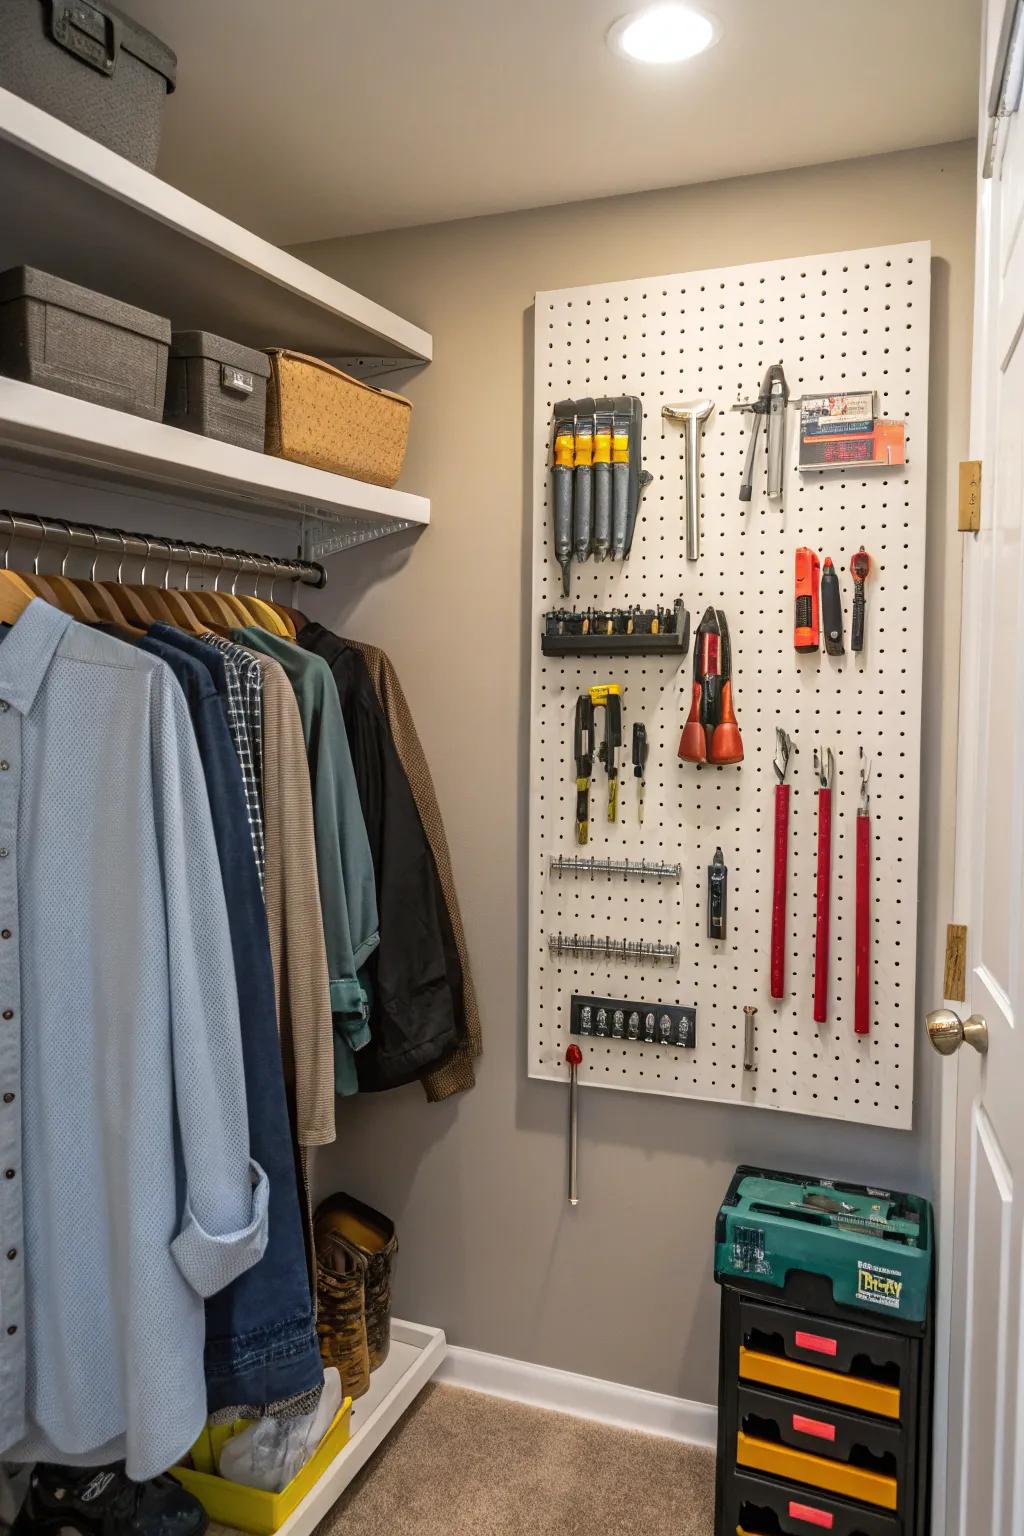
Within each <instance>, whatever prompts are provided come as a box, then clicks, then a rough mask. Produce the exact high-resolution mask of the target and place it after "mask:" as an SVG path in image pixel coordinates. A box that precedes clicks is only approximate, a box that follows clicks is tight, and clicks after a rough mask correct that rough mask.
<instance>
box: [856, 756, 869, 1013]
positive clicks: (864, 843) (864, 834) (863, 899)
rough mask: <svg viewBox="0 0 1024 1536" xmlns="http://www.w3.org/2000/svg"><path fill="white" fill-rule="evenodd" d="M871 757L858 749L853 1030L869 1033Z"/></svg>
mask: <svg viewBox="0 0 1024 1536" xmlns="http://www.w3.org/2000/svg"><path fill="white" fill-rule="evenodd" d="M870 778H871V760H870V758H867V757H865V756H864V748H863V747H861V749H860V805H859V806H858V807H857V889H856V925H855V966H854V999H853V1032H854V1034H855V1035H868V1034H870V1033H871V796H870V795H869V794H868V780H869V779H870Z"/></svg>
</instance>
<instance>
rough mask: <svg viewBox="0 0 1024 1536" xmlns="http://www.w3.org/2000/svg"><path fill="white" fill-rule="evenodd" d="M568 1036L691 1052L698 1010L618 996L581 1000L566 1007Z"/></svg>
mask: <svg viewBox="0 0 1024 1536" xmlns="http://www.w3.org/2000/svg"><path fill="white" fill-rule="evenodd" d="M569 1033H570V1035H579V1036H581V1037H583V1038H587V1039H595V1040H633V1041H635V1042H636V1043H637V1044H638V1045H653V1046H673V1047H674V1048H675V1049H676V1050H679V1051H692V1050H693V1049H694V1047H695V1046H696V1044H697V1010H696V1008H681V1007H680V1006H679V1005H678V1004H676V1003H635V1002H629V1001H627V1000H625V999H623V998H617V997H580V996H577V995H575V994H574V996H573V999H572V1002H571V1004H570V1007H569Z"/></svg>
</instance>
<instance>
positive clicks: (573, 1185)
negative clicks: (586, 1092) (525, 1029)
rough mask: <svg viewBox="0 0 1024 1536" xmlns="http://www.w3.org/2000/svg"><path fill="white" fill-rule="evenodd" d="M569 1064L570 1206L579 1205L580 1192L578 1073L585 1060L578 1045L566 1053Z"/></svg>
mask: <svg viewBox="0 0 1024 1536" xmlns="http://www.w3.org/2000/svg"><path fill="white" fill-rule="evenodd" d="M565 1059H566V1061H567V1062H568V1064H569V1204H570V1205H579V1203H580V1191H579V1183H578V1180H577V1171H576V1148H577V1144H578V1140H579V1102H578V1101H579V1091H580V1090H579V1084H578V1083H577V1081H576V1071H577V1068H578V1067H579V1064H580V1062H581V1061H582V1060H583V1052H582V1051H581V1050H580V1048H579V1046H578V1045H570V1046H569V1047H568V1049H567V1050H566V1053H565Z"/></svg>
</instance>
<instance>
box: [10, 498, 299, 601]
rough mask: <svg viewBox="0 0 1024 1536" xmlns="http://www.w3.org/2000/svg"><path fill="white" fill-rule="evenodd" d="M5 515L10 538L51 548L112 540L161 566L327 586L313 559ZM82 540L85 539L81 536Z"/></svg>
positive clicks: (122, 550)
mask: <svg viewBox="0 0 1024 1536" xmlns="http://www.w3.org/2000/svg"><path fill="white" fill-rule="evenodd" d="M0 517H4V518H6V520H7V525H8V527H9V530H10V541H11V542H13V541H14V539H16V538H17V539H30V540H35V541H37V542H38V543H39V544H40V545H43V544H45V547H46V549H47V550H72V549H75V548H76V547H80V548H82V549H88V550H90V551H91V552H92V554H93V555H95V554H96V551H97V550H98V549H100V548H101V545H100V541H101V540H104V541H108V542H107V544H106V549H107V552H109V554H111V555H117V556H119V558H120V559H121V560H122V561H123V560H126V559H129V558H131V559H137V560H143V561H146V560H149V561H151V562H153V563H155V564H157V565H168V566H171V565H183V566H185V567H186V568H187V569H188V570H195V571H199V572H201V573H203V574H205V575H207V576H213V575H217V574H218V573H220V572H223V571H234V572H237V573H238V575H247V576H249V577H250V578H252V577H259V576H264V577H268V578H270V579H271V580H275V581H298V582H302V583H303V585H304V586H307V587H322V586H325V585H326V582H327V572H326V571H325V570H324V568H323V566H322V565H320V564H319V563H318V562H316V561H312V560H283V559H281V558H279V557H278V556H277V555H261V554H255V553H251V552H250V551H249V550H245V549H221V548H218V547H214V546H213V545H209V544H195V543H193V542H192V540H191V539H188V540H185V539H180V538H170V537H165V536H164V535H163V534H144V533H127V532H124V531H122V529H120V528H101V527H99V526H98V525H96V526H94V525H93V524H92V523H71V522H68V520H67V519H66V518H64V517H62V518H59V519H58V518H54V517H40V516H38V515H37V514H36V513H34V512H11V511H9V510H8V508H6V507H0ZM79 539H81V543H80V544H79V543H78V540H79Z"/></svg>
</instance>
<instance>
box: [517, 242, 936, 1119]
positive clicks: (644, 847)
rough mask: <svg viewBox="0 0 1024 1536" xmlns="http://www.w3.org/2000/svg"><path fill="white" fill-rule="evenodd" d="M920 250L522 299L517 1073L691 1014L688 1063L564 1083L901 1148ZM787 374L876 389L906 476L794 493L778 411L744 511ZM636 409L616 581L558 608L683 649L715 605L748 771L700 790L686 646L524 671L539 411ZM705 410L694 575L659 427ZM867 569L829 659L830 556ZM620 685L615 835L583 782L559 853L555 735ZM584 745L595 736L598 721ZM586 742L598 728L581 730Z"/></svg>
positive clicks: (563, 660) (716, 772)
mask: <svg viewBox="0 0 1024 1536" xmlns="http://www.w3.org/2000/svg"><path fill="white" fill-rule="evenodd" d="M929 290H930V246H929V245H928V244H927V243H924V242H921V243H915V244H908V245H897V246H888V247H881V248H877V249H871V250H861V251H849V252H841V253H837V254H831V255H827V256H813V257H807V258H802V259H799V260H786V261H777V262H768V263H763V264H756V265H751V266H741V267H730V268H722V269H720V270H717V271H710V272H689V273H680V274H676V275H674V276H670V277H657V278H649V279H646V280H637V281H630V282H623V283H610V284H606V285H603V286H600V287H595V288H574V289H565V290H562V291H559V292H552V293H541V294H538V295H537V300H536V356H535V402H536V416H535V424H534V434H533V464H534V475H535V498H534V508H535V511H534V539H533V562H534V567H533V568H534V578H533V607H532V630H533V633H532V645H533V664H532V744H531V759H530V760H531V776H532V777H531V797H530V861H531V869H530V938H529V1071H530V1075H531V1076H532V1077H538V1078H547V1079H564V1077H565V1073H566V1068H565V1065H564V1058H565V1049H566V1045H567V1044H568V1041H569V1039H570V1036H569V1002H570V998H571V996H572V994H573V993H574V992H577V993H585V994H592V995H600V996H608V997H618V998H630V999H636V1000H637V1002H638V1003H639V1002H645V1003H649V1004H650V1005H651V1006H656V1004H657V1003H659V1002H660V1003H676V1004H683V1005H687V1004H691V1005H695V1006H696V1009H697V1044H696V1049H694V1050H690V1051H682V1050H680V1051H676V1050H665V1049H662V1048H659V1047H657V1046H646V1045H642V1044H639V1043H636V1042H631V1041H628V1040H627V1041H619V1040H611V1039H607V1040H589V1041H584V1042H581V1043H582V1045H583V1051H584V1064H583V1066H582V1067H581V1069H580V1076H581V1081H582V1082H583V1083H585V1084H590V1085H601V1086H605V1087H611V1088H623V1089H631V1090H633V1091H636V1092H642V1093H663V1094H670V1095H673V1096H675V1097H680V1098H700V1099H711V1100H717V1101H721V1102H725V1103H732V1104H746V1105H751V1104H754V1105H758V1106H760V1107H762V1108H770V1109H782V1110H790V1111H794V1112H798V1113H802V1114H810V1115H822V1116H827V1117H831V1118H836V1119H844V1120H852V1121H861V1122H864V1123H866V1124H873V1125H887V1126H895V1127H902V1128H908V1127H909V1126H910V1124H911V1119H912V1095H913V1067H914V1036H915V1017H914V1005H915V999H914V982H915V958H916V947H917V939H916V923H917V862H918V859H917V854H918V796H919V785H920V761H919V758H920V728H921V702H920V686H921V672H922V629H923V610H924V560H925V489H926V487H925V475H926V463H927V441H926V439H927V390H928V336H929ZM780 360H781V361H782V363H783V364H784V367H785V371H786V378H787V381H788V383H789V387H790V390H791V393H792V395H793V397H797V396H799V395H801V394H804V393H813V392H816V391H818V390H830V389H839V388H843V387H846V388H848V389H851V390H853V389H874V390H875V391H876V397H877V398H876V409H877V412H878V414H879V415H887V416H891V417H894V418H904V419H905V420H906V424H907V463H906V467H905V468H901V469H899V470H895V471H886V470H882V469H870V470H857V469H848V470H844V471H830V472H828V473H824V474H803V475H801V474H799V473H798V472H797V469H796V461H797V452H798V439H799V414H798V411H797V410H795V409H791V410H790V411H789V413H788V421H787V444H786V460H787V466H786V480H785V487H784V495H783V498H782V501H781V504H780V503H779V502H778V501H775V502H769V501H768V500H767V497H766V496H765V486H764V449H763V440H762V447H761V449H760V452H759V459H758V474H757V476H756V478H755V490H754V499H753V501H752V502H751V503H750V505H749V507H747V508H744V507H743V505H742V504H741V503H740V501H739V486H740V480H741V477H742V470H743V461H744V453H745V449H746V438H747V432H748V431H749V428H750V422H751V418H750V417H749V416H748V415H746V414H742V413H740V412H734V411H731V410H730V409H729V407H730V406H731V405H733V403H734V402H736V401H738V400H749V399H752V398H753V397H754V396H756V394H757V392H758V389H759V387H760V383H761V379H762V376H763V374H764V372H765V369H766V368H767V367H768V366H769V365H770V364H771V363H774V362H778V361H780ZM617 394H638V395H640V397H641V398H642V400H643V405H644V465H645V467H646V468H647V469H649V470H650V471H651V472H652V473H653V475H654V482H653V484H652V485H651V486H649V488H648V490H647V491H646V493H645V495H644V498H643V502H642V504H641V515H640V519H639V522H638V524H637V529H636V535H635V538H634V541H633V551H632V554H631V556H630V558H629V560H628V561H626V562H625V563H624V564H613V563H612V562H611V561H606V562H604V563H602V564H596V563H595V562H594V561H593V560H590V561H588V562H587V563H586V564H584V565H582V566H581V565H578V564H576V563H575V562H574V564H573V590H572V596H571V598H570V599H569V603H570V604H571V603H575V604H576V605H577V606H580V607H586V606H588V605H589V604H593V605H595V606H597V607H611V606H623V607H624V606H628V605H629V604H631V603H641V604H642V605H643V606H645V607H646V606H653V605H656V604H657V603H659V602H665V603H668V604H671V603H672V601H673V600H674V599H675V598H676V597H678V596H680V595H682V596H683V597H684V598H685V601H686V605H687V607H688V608H689V609H690V612H691V615H692V621H693V627H694V630H696V626H697V625H698V624H699V622H700V618H701V615H702V614H703V612H704V609H705V608H706V607H707V606H708V604H714V605H715V606H716V607H719V608H723V609H724V610H725V613H726V616H727V618H728V621H729V626H730V631H731V639H732V649H733V676H734V686H733V696H734V702H735V708H736V714H737V718H738V720H739V724H740V728H741V731H742V734H743V742H744V747H745V752H746V756H745V760H744V762H743V763H742V764H741V765H739V766H737V767H722V768H708V767H702V768H699V769H698V768H696V767H695V766H694V765H692V764H689V763H682V762H680V761H679V759H678V757H677V755H676V753H677V747H678V744H679V735H680V731H681V728H682V724H683V721H684V719H685V717H686V715H687V713H688V710H689V702H690V690H691V682H692V646H691V651H690V654H689V655H688V656H687V658H686V660H685V661H684V662H683V663H682V665H681V666H679V665H678V664H677V663H674V662H669V661H666V660H663V659H662V658H660V657H651V656H648V657H630V658H618V657H616V658H607V659H603V660H602V659H596V658H595V659H589V658H585V657H575V656H574V657H544V656H542V654H541V651H540V632H541V623H542V615H543V614H544V613H545V612H547V611H549V610H550V609H552V608H560V607H562V606H565V603H564V601H563V598H562V595H561V578H560V572H559V567H558V564H557V562H556V561H555V558H554V551H553V536H552V509H551V496H550V470H549V463H550V438H551V421H552V407H553V405H554V403H555V402H556V401H557V400H560V399H563V398H566V397H569V398H576V399H578V398H580V397H583V396H589V395H617ZM699 396H710V397H711V398H713V399H714V401H715V404H716V410H715V414H714V416H713V417H712V419H711V420H710V422H709V423H708V424H707V425H706V426H705V429H704V437H703V444H702V463H701V524H702V527H701V555H700V560H699V561H698V562H697V563H696V565H694V564H692V563H688V562H687V560H686V555H685V528H684V515H683V479H682V474H683V446H682V440H681V435H680V429H679V428H678V427H677V426H675V425H673V424H672V423H671V422H667V421H663V420H662V417H661V407H662V405H664V404H670V403H672V402H675V401H680V400H687V399H693V398H696V397H699ZM862 543H863V544H864V546H865V547H866V548H867V550H868V551H869V553H870V554H871V555H872V557H873V560H874V568H873V570H872V574H871V577H870V579H869V582H868V588H867V626H866V637H865V648H864V650H863V651H862V652H861V653H860V655H859V656H855V655H853V654H852V653H850V651H849V627H850V615H851V606H852V598H853V588H852V580H851V577H850V575H849V562H850V556H851V554H852V553H853V552H854V551H855V550H856V549H857V548H858V547H859V546H860V545H861V544H862ZM801 544H806V545H808V546H810V547H811V548H812V549H815V550H817V552H818V554H819V556H820V558H821V559H822V561H824V558H825V556H826V555H831V557H832V559H833V561H834V563H835V566H836V569H837V571H838V572H839V576H840V587H841V590H842V598H843V612H844V619H845V623H846V645H847V653H846V655H845V656H842V657H830V656H828V655H826V654H825V653H824V651H822V652H821V654H820V655H817V656H815V655H813V654H812V655H801V654H798V653H797V652H796V651H795V650H794V648H793V560H794V551H795V550H796V548H797V546H798V545H801ZM598 682H619V683H621V684H622V685H623V743H624V750H623V754H622V757H623V763H624V768H623V780H624V793H623V797H622V801H623V803H622V806H621V814H622V817H623V818H624V819H620V821H619V822H618V823H617V824H613V825H609V824H608V823H607V822H606V820H605V798H606V779H605V776H604V771H603V769H602V768H601V767H599V766H598V765H596V764H595V769H594V779H593V782H592V786H591V841H590V844H589V846H588V848H587V849H586V850H580V849H577V848H576V846H575V836H574V811H575V774H574V764H573V759H572V728H573V716H574V710H575V703H576V697H577V695H578V694H579V693H580V692H581V691H582V690H583V689H584V688H586V687H587V686H589V685H590V684H593V683H598ZM638 719H642V720H643V721H644V722H645V723H646V725H647V730H648V735H649V740H650V756H649V760H648V765H647V806H646V820H645V824H644V826H643V827H642V828H641V827H639V826H638V823H637V818H636V797H635V793H634V783H633V779H632V773H631V768H630V766H629V743H630V738H631V733H632V725H633V722H634V721H635V720H638ZM599 721H601V722H603V715H599ZM776 724H779V725H782V726H784V727H785V728H786V729H787V730H788V731H789V732H790V734H791V735H792V736H793V737H794V738H795V741H796V743H797V746H798V749H799V750H798V752H797V755H796V756H795V758H794V759H793V763H792V765H791V770H790V782H791V784H792V790H791V803H790V840H789V888H788V908H787V919H788V921H787V929H788V935H787V977H788V995H787V997H786V998H785V999H784V1000H783V1001H781V1002H773V1000H772V999H771V997H770V995H769V982H768V948H769V937H770V929H771V890H772V864H773V858H772V826H773V807H774V787H775V779H774V776H773V774H772V767H771V763H772V756H773V753H774V749H775V727H776ZM600 729H601V725H599V732H600ZM816 744H818V745H821V746H825V747H827V746H831V747H832V748H833V750H834V751H835V754H836V778H835V785H834V790H833V844H832V913H831V925H832V940H831V986H830V1009H829V1022H828V1023H827V1024H825V1025H821V1026H818V1025H815V1023H814V1022H813V1016H812V1004H813V997H812V992H813V965H814V908H815V888H816V858H817V794H816V791H817V780H816V779H815V776H814V772H813V751H814V747H815V745H816ZM860 744H863V746H864V748H865V750H866V752H867V753H868V755H869V756H870V758H871V759H872V764H873V770H872V778H871V816H872V845H873V846H872V949H871V956H872V996H871V1033H870V1035H869V1036H867V1037H857V1036H855V1035H854V1032H853V982H854V964H853V948H854V818H855V815H856V810H857V803H858V796H859V777H858V767H857V759H858V747H859V745H860ZM717 845H720V846H721V847H722V849H723V851H724V854H725V860H726V863H727V865H728V869H729V929H728V938H727V940H726V942H724V943H721V944H716V943H714V942H712V941H710V940H709V939H708V938H707V937H706V884H707V882H706V874H707V865H708V864H709V863H710V861H711V859H712V857H713V855H714V851H715V847H716V846H717ZM580 852H585V853H587V854H590V853H593V854H594V855H595V856H597V857H610V858H618V859H621V858H624V857H629V858H641V857H646V858H648V859H655V860H666V861H676V860H678V861H680V862H681V863H682V866H683V875H682V880H681V881H680V882H674V881H671V880H660V881H659V880H643V881H635V880H631V881H629V882H628V883H627V882H625V881H623V880H622V879H621V878H619V879H615V880H609V879H607V878H605V877H597V878H595V879H593V880H591V879H589V878H585V877H584V878H581V877H579V876H568V875H563V876H561V877H559V876H553V875H551V874H550V873H549V869H548V863H549V856H550V855H552V854H554V855H557V854H560V853H562V854H574V853H580ZM559 930H561V931H562V932H563V933H569V934H572V933H577V932H578V933H580V934H591V933H593V934H596V935H598V936H601V937H603V936H605V935H608V936H610V937H611V938H613V939H615V940H623V939H625V940H629V941H636V940H638V939H642V940H646V941H657V940H660V941H663V942H667V943H679V945H680V947H681V951H680V960H679V965H678V967H675V966H665V965H643V966H638V965H637V964H635V963H632V964H623V963H621V962H612V963H609V962H606V961H604V960H597V961H594V960H589V959H573V958H571V957H563V958H556V957H552V956H550V955H549V952H548V937H549V934H551V933H555V932H557V931H559ZM745 1003H753V1004H755V1005H756V1006H757V1008H758V1017H757V1055H756V1060H757V1065H758V1070H757V1071H756V1072H755V1073H748V1072H744V1070H743V1014H742V1009H743V1005H744V1004H745Z"/></svg>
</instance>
